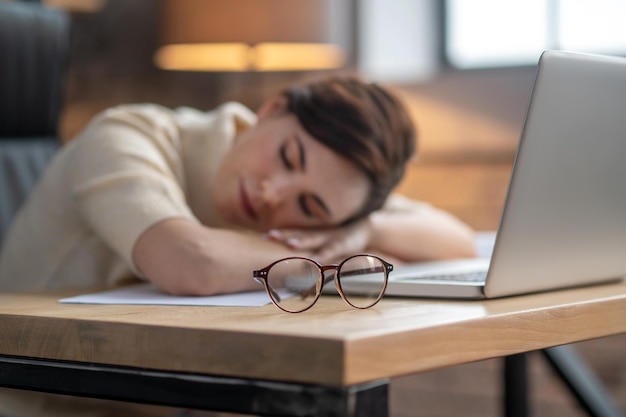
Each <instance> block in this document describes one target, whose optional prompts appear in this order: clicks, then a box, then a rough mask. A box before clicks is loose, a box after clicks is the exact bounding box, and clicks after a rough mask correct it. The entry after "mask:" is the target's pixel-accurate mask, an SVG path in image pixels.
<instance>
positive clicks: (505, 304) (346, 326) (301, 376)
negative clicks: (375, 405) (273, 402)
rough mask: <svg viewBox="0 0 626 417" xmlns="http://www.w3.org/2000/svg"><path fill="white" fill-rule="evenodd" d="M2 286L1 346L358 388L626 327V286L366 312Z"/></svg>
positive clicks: (402, 301) (325, 303)
mask: <svg viewBox="0 0 626 417" xmlns="http://www.w3.org/2000/svg"><path fill="white" fill-rule="evenodd" d="M87 292H93V291H89V290H84V289H83V290H82V291H75V290H74V291H49V292H40V293H25V294H0V354H3V355H18V356H26V357H33V358H45V359H54V360H69V361H79V362H88V363H96V364H106V365H120V366H131V367H139V368H147V369H155V370H165V371H176V372H192V373H205V374H212V375H223V376H234V377H244V378H254V379H264V380H278V381H288V382H298V383H311V384H324V385H333V386H349V385H355V384H359V383H365V382H369V381H374V380H377V379H384V378H391V377H395V376H400V375H406V374H411V373H416V372H422V371H427V370H432V369H436V368H441V367H445V366H451V365H456V364H461V363H466V362H471V361H476V360H482V359H489V358H495V357H500V356H505V355H510V354H515V353H520V352H526V351H532V350H537V349H542V348H546V347H551V346H556V345H560V344H566V343H572V342H577V341H581V340H587V339H592V338H597V337H602V336H608V335H612V334H618V333H623V332H626V320H624V317H626V283H615V284H606V285H598V286H593V287H584V288H576V289H569V290H563V291H555V292H547V293H541V294H533V295H524V296H517V297H509V298H502V299H494V300H485V301H453V300H425V299H409V298H391V297H386V298H385V299H383V300H382V301H381V302H380V303H379V304H377V305H376V306H374V307H372V308H370V309H368V310H356V309H353V308H351V307H350V306H348V305H347V304H345V303H344V302H343V301H342V300H341V299H340V298H339V297H336V296H324V297H322V298H321V299H320V300H319V301H318V303H317V304H316V305H315V306H314V307H313V308H312V309H311V310H309V311H306V312H304V313H299V314H289V313H284V312H282V311H280V310H278V309H277V308H276V307H274V306H273V305H271V304H268V305H266V306H263V307H205V306H151V305H84V304H61V303H59V302H58V300H59V299H60V298H63V297H67V296H72V295H77V294H80V293H87Z"/></svg>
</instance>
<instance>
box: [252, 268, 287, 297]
mask: <svg viewBox="0 0 626 417" xmlns="http://www.w3.org/2000/svg"><path fill="white" fill-rule="evenodd" d="M264 277H267V271H264V270H260V271H253V272H252V278H253V279H254V280H255V281H256V282H258V283H259V284H261V285H263V286H265V288H266V289H267V290H268V291H269V292H270V293H271V294H272V298H273V299H274V300H276V301H278V302H280V301H281V298H280V295H278V293H277V292H276V291H274V289H273V288H272V287H270V286H269V285H268V284H267V282H266V281H265V280H264V279H263V278H264Z"/></svg>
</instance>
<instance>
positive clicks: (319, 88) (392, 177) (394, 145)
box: [283, 76, 416, 223]
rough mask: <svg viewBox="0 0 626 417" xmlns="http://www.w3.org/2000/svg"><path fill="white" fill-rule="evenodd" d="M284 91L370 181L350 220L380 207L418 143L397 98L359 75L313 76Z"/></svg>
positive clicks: (314, 132) (292, 108) (292, 107)
mask: <svg viewBox="0 0 626 417" xmlns="http://www.w3.org/2000/svg"><path fill="white" fill-rule="evenodd" d="M283 95H284V96H285V97H287V101H288V104H287V110H288V111H289V112H291V113H293V114H294V115H295V116H296V117H297V118H298V121H299V122H300V124H301V125H302V127H303V128H304V129H305V130H306V131H307V133H309V134H310V135H311V136H313V137H314V138H315V139H316V140H318V141H320V142H321V143H322V144H324V145H325V146H328V147H329V148H330V149H332V150H333V151H335V152H337V153H338V154H339V155H341V156H342V157H344V158H346V159H347V160H349V161H350V162H352V163H354V164H355V165H356V166H357V167H358V168H359V169H360V170H361V171H363V172H364V173H365V174H366V175H367V178H368V179H369V181H370V192H369V197H368V199H367V201H366V202H365V204H364V206H363V207H362V208H361V210H360V211H359V212H357V213H355V214H354V215H353V216H352V217H350V218H349V219H347V220H346V222H345V223H348V222H351V221H354V220H356V219H359V218H362V217H364V216H366V215H367V214H369V213H371V212H372V211H375V210H378V209H379V208H381V207H382V205H383V204H384V202H385V200H386V199H387V196H388V195H389V193H390V192H391V190H392V189H393V188H394V187H395V186H396V185H397V184H398V182H400V180H401V179H402V177H403V175H404V171H405V166H406V163H407V162H408V161H409V159H410V158H411V156H412V155H413V153H414V152H415V147H416V132H415V126H414V124H413V122H412V120H411V118H410V116H409V114H408V112H407V110H406V109H405V107H404V106H403V104H402V103H401V102H400V101H399V100H398V98H396V97H395V96H393V95H392V94H391V93H390V92H389V91H387V90H386V89H384V88H383V87H381V86H379V85H377V84H374V83H367V82H364V81H362V80H361V79H359V78H358V77H355V76H334V77H329V78H322V79H320V80H315V81H310V82H308V83H306V84H303V85H296V86H293V87H291V88H288V89H287V90H285V91H283Z"/></svg>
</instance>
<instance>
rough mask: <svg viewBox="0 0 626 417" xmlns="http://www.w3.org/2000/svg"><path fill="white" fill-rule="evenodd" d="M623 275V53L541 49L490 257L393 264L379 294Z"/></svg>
mask: <svg viewBox="0 0 626 417" xmlns="http://www.w3.org/2000/svg"><path fill="white" fill-rule="evenodd" d="M624 276H626V59H624V58H617V57H607V56H598V55H588V54H579V53H571V52H560V51H546V52H544V53H543V54H542V56H541V58H540V60H539V65H538V68H537V74H536V78H535V85H534V88H533V91H532V96H531V99H530V104H529V106H528V110H527V114H526V120H525V122H524V126H523V130H522V134H521V138H520V143H519V146H518V150H517V155H516V158H515V163H514V166H513V173H512V176H511V181H510V184H509V189H508V194H507V198H506V202H505V205H504V210H503V213H502V217H501V221H500V227H499V228H498V231H497V233H496V235H495V241H494V242H493V252H492V254H491V257H490V258H479V259H463V260H454V261H446V262H434V263H423V264H416V265H407V266H400V267H397V268H396V269H395V270H394V271H393V272H392V273H391V274H390V277H389V285H388V287H387V292H386V295H398V296H413V297H415V296H417V297H444V298H492V297H502V296H508V295H515V294H523V293H531V292H539V291H547V290H553V289H558V288H565V287H573V286H582V285H589V284H594V283H600V282H605V281H607V282H608V281H615V280H621V279H622V278H623V277H624ZM346 284H348V283H346ZM327 287H332V286H330V285H328V286H327ZM366 288H367V282H366V281H365V280H364V281H363V282H357V281H356V280H355V279H353V280H350V283H349V285H344V286H343V289H344V291H346V292H347V291H350V292H356V293H358V292H361V291H363V290H364V289H366Z"/></svg>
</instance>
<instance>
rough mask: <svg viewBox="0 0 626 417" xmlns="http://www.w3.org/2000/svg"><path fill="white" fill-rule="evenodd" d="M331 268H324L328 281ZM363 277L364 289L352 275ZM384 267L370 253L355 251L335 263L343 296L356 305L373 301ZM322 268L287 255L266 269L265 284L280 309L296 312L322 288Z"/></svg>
mask: <svg viewBox="0 0 626 417" xmlns="http://www.w3.org/2000/svg"><path fill="white" fill-rule="evenodd" d="M333 273H334V271H330V270H329V271H326V277H327V278H326V282H328V284H327V286H328V285H331V284H330V281H332V280H333V275H332V274H333ZM357 277H358V278H359V279H360V280H367V281H369V283H370V284H371V283H374V284H375V285H368V286H366V287H367V290H364V289H363V286H362V285H359V284H358V283H356V282H354V280H355V278H357ZM385 281H386V267H385V265H384V263H383V262H382V261H381V260H380V259H378V258H376V257H373V256H367V255H357V256H354V257H351V258H348V259H347V260H345V261H344V262H342V263H341V264H340V265H339V282H340V289H341V292H342V293H343V298H344V299H345V300H346V301H347V302H348V303H349V304H351V305H352V306H354V307H356V308H367V307H371V306H372V305H374V304H376V302H378V300H380V298H381V297H382V293H383V292H384V289H385ZM322 282H323V278H322V272H321V271H320V269H319V267H318V266H317V264H315V262H313V261H311V260H309V259H303V258H288V259H285V260H282V261H280V262H277V263H276V264H274V265H273V266H272V268H271V269H270V270H269V271H268V275H267V284H268V286H269V287H270V293H271V297H272V299H273V301H274V302H275V303H276V304H277V305H278V306H280V307H281V308H282V309H284V310H286V311H290V312H300V311H304V310H306V309H308V308H309V307H311V306H312V305H313V304H314V303H315V302H316V301H317V299H318V298H319V295H320V293H321V290H322Z"/></svg>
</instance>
